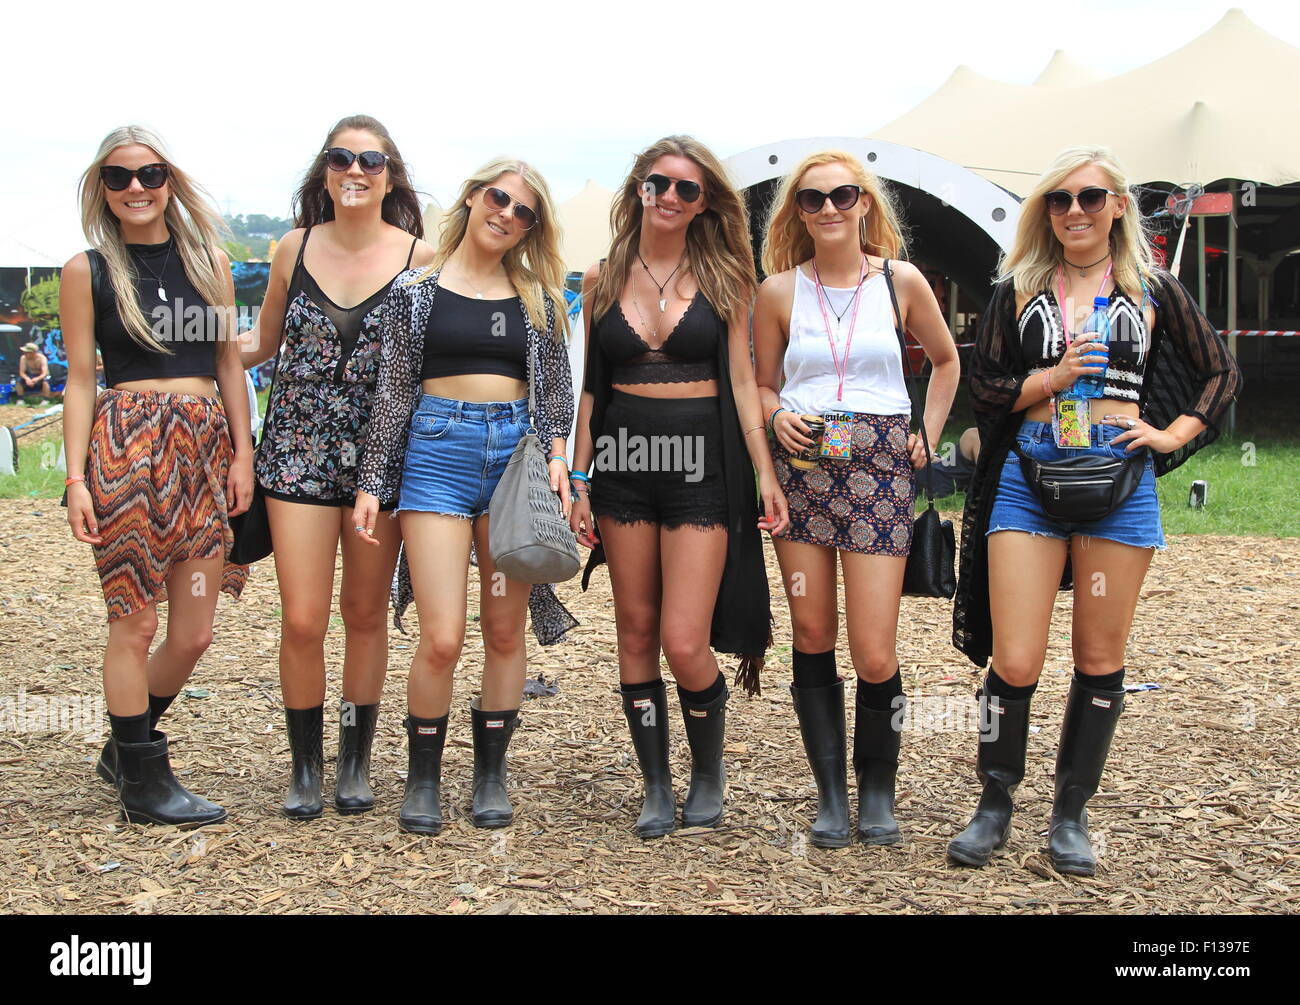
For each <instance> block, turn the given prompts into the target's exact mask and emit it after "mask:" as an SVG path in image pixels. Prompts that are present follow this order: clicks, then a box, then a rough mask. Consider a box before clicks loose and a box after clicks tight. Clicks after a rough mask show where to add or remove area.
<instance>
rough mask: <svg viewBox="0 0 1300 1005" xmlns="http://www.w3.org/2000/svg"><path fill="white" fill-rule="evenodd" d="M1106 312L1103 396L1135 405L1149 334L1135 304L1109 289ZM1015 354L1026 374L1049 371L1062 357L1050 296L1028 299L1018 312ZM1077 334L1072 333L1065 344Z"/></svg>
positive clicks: (1048, 292) (1056, 315) (1054, 302)
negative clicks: (1017, 350) (1107, 337)
mask: <svg viewBox="0 0 1300 1005" xmlns="http://www.w3.org/2000/svg"><path fill="white" fill-rule="evenodd" d="M1109 299H1110V304H1109V306H1108V307H1107V309H1106V313H1107V316H1108V317H1109V318H1110V340H1109V342H1108V347H1109V349H1110V352H1109V354H1108V361H1107V365H1106V381H1105V386H1104V387H1103V389H1102V397H1103V398H1113V399H1115V400H1117V401H1132V402H1135V403H1136V402H1137V401H1138V400H1139V399H1140V398H1141V395H1142V377H1143V375H1144V374H1145V373H1146V367H1147V362H1148V361H1149V360H1150V358H1151V336H1150V334H1149V333H1148V332H1147V326H1146V319H1145V318H1144V317H1143V316H1142V309H1141V306H1140V305H1138V304H1135V303H1134V302H1133V301H1132V300H1131V299H1130V298H1129V297H1128V295H1127V294H1126V293H1124V291H1123V290H1121V289H1119V288H1118V287H1116V288H1115V289H1114V290H1112V291H1111V294H1110V298H1109ZM1017 327H1018V330H1019V333H1020V352H1021V354H1022V355H1023V357H1024V359H1025V361H1026V362H1027V363H1028V364H1029V373H1030V375H1031V376H1032V375H1033V374H1035V373H1039V372H1041V371H1043V370H1050V369H1051V368H1052V367H1054V366H1056V364H1057V363H1059V362H1060V361H1061V357H1062V356H1064V355H1065V337H1064V334H1063V333H1062V331H1061V310H1060V307H1059V306H1058V304H1057V300H1056V295H1055V293H1053V292H1052V291H1051V290H1045V291H1044V292H1042V293H1039V294H1038V295H1037V296H1035V297H1033V298H1032V299H1030V300H1029V302H1028V303H1026V304H1025V307H1024V310H1022V311H1021V312H1020V317H1019V319H1018V324H1017ZM1077 340H1078V335H1077V333H1076V334H1072V335H1071V341H1077Z"/></svg>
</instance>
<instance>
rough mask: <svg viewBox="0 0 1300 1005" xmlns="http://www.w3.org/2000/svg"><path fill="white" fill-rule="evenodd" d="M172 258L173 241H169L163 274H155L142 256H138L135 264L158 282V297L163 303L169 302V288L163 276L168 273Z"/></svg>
mask: <svg viewBox="0 0 1300 1005" xmlns="http://www.w3.org/2000/svg"><path fill="white" fill-rule="evenodd" d="M171 258H172V242H171V241H168V242H167V257H165V258H164V259H163V266H162V273H161V275H157V276H155V275H154V274H153V270H152V269H149V268H147V267H146V266H145V264H144V262H143V261H142V260H141V259H140V258H138V257H137V258H135V264H136V265H137V266H138V267H139V268H141V269H143V270H144V274H145V275H147V276H148V277H149V278H150V279H152V280H153V281H154V282H155V283H157V284H158V299H159V300H161V301H162V302H163V303H166V302H167V290H166V288H165V287H164V285H163V276H166V275H167V263H168V262H170V261H171Z"/></svg>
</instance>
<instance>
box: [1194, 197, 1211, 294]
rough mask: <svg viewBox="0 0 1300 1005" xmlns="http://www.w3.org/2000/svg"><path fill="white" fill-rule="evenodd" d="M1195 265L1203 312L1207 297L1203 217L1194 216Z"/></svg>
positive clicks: (1207, 285)
mask: <svg viewBox="0 0 1300 1005" xmlns="http://www.w3.org/2000/svg"><path fill="white" fill-rule="evenodd" d="M1196 265H1197V268H1198V269H1199V270H1200V281H1201V285H1200V294H1201V295H1200V300H1201V313H1202V314H1204V313H1205V301H1206V300H1207V299H1208V297H1209V288H1210V287H1209V283H1208V282H1207V281H1206V278H1205V217H1203V216H1198V217H1197V218H1196Z"/></svg>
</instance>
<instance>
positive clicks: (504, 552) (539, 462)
mask: <svg viewBox="0 0 1300 1005" xmlns="http://www.w3.org/2000/svg"><path fill="white" fill-rule="evenodd" d="M543 337H545V336H543ZM535 377H536V363H535V362H534V360H533V355H532V353H531V352H530V353H529V356H528V430H527V432H525V433H524V435H523V436H521V437H520V438H519V444H518V446H516V447H515V452H514V453H513V454H511V455H510V460H509V462H507V464H506V470H505V473H504V474H503V475H502V476H501V481H499V482H497V487H496V489H495V490H494V491H493V493H492V501H491V502H490V503H489V504H488V550H489V551H490V552H491V553H492V562H493V564H494V565H496V567H497V568H498V569H499V570H500V571H501V572H503V573H504V574H505V575H506V578H507V579H513V580H516V581H518V582H521V583H562V582H564V581H565V580H566V579H572V578H573V577H574V576H575V575H577V573H578V564H579V563H578V540H577V538H576V537H575V536H574V534H573V531H572V530H571V529H570V528H569V521H568V520H566V519H565V518H564V513H563V510H562V509H561V507H560V500H559V497H558V496H557V495H556V494H555V493H554V492H552V491H551V476H550V472H549V471H548V470H547V463H546V451H545V449H544V448H543V447H542V442H541V440H539V439H538V438H537V426H536V425H535V418H534V417H535V416H536V414H537V402H536V398H535V396H534V394H533V384H534V383H535Z"/></svg>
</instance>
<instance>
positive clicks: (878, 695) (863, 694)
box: [858, 670, 903, 712]
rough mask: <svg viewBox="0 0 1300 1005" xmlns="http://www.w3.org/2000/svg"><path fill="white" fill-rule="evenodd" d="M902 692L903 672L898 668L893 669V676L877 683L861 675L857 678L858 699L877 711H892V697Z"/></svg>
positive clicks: (893, 708) (893, 707)
mask: <svg viewBox="0 0 1300 1005" xmlns="http://www.w3.org/2000/svg"><path fill="white" fill-rule="evenodd" d="M902 693H903V674H902V673H901V672H900V670H895V671H894V676H892V677H890V678H889V680H883V681H881V682H880V683H879V684H873V683H871V681H869V680H863V679H862V678H861V677H859V678H858V701H859V702H861V703H862V704H863V705H865V706H867V708H870V709H874V710H875V711H877V712H892V711H894V710H895V706H894V699H895V698H897V697H898V696H899V695H901V694H902Z"/></svg>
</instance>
